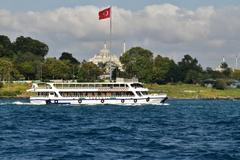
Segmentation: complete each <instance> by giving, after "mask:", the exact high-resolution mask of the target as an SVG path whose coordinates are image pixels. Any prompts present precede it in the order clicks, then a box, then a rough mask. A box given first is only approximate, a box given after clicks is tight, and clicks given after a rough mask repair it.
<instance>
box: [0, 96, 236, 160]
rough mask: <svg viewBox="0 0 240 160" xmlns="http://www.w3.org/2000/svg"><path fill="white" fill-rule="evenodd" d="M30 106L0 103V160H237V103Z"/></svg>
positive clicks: (22, 102) (24, 101)
mask: <svg viewBox="0 0 240 160" xmlns="http://www.w3.org/2000/svg"><path fill="white" fill-rule="evenodd" d="M168 103H169V105H159V106H156V105H155V106H151V105H144V106H113V105H106V106H103V105H101V106H68V105H40V106H36V105H35V106H33V105H30V104H29V103H28V100H27V99H21V100H16V99H0V159H1V160H5V159H6V160H8V159H17V160H28V159H30V160H31V159H64V160H65V159H84V160H85V159H99V160H107V159H113V160H116V159H149V160H152V159H160V160H165V159H171V160H172V159H179V160H184V159H187V160H191V159H194V160H195V159H199V160H200V159H222V160H228V159H236V160H237V159H240V101H238V100H236V101H232V100H170V101H168Z"/></svg>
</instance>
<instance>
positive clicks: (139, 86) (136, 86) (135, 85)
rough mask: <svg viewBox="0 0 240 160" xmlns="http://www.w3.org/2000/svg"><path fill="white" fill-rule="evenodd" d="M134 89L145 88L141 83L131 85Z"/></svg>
mask: <svg viewBox="0 0 240 160" xmlns="http://www.w3.org/2000/svg"><path fill="white" fill-rule="evenodd" d="M131 86H132V87H135V88H143V85H141V84H139V83H133V84H131Z"/></svg>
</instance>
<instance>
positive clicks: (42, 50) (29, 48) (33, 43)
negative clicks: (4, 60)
mask: <svg viewBox="0 0 240 160" xmlns="http://www.w3.org/2000/svg"><path fill="white" fill-rule="evenodd" d="M13 47H14V50H15V52H22V53H25V52H31V53H33V54H34V55H36V56H40V57H44V56H46V55H47V53H48V46H47V45H46V44H45V43H43V42H40V41H38V40H35V39H32V38H30V37H23V36H21V37H18V38H17V39H16V41H15V42H14V43H13Z"/></svg>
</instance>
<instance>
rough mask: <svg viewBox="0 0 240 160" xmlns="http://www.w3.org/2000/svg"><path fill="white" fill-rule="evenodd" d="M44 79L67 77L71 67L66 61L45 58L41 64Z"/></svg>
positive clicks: (69, 74)
mask: <svg viewBox="0 0 240 160" xmlns="http://www.w3.org/2000/svg"><path fill="white" fill-rule="evenodd" d="M42 68H43V69H42V70H43V73H42V74H43V78H44V79H69V78H70V77H71V72H70V71H71V68H70V67H69V65H68V64H67V62H66V61H61V60H57V59H56V58H47V59H46V60H45V62H44V63H43V66H42Z"/></svg>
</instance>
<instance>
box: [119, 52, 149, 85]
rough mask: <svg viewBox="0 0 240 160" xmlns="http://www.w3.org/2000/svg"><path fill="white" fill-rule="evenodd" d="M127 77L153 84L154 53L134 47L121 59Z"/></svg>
mask: <svg viewBox="0 0 240 160" xmlns="http://www.w3.org/2000/svg"><path fill="white" fill-rule="evenodd" d="M120 61H121V63H122V64H123V69H124V70H125V73H126V76H127V77H128V78H132V77H135V76H136V77H138V78H139V80H140V81H143V82H146V83H147V82H151V81H152V74H153V53H152V52H151V51H149V50H146V49H143V48H141V47H134V48H131V49H130V50H128V51H127V52H125V53H124V54H123V56H121V57H120Z"/></svg>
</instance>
